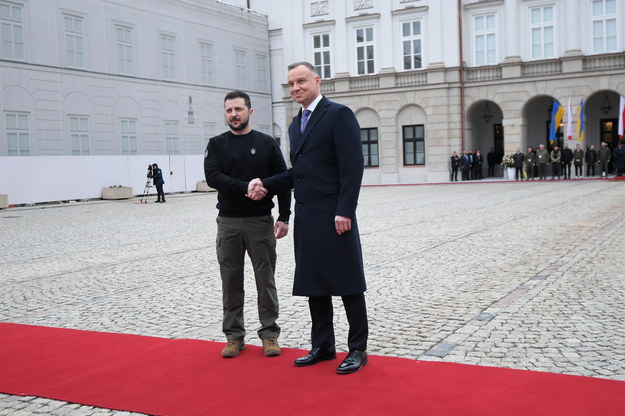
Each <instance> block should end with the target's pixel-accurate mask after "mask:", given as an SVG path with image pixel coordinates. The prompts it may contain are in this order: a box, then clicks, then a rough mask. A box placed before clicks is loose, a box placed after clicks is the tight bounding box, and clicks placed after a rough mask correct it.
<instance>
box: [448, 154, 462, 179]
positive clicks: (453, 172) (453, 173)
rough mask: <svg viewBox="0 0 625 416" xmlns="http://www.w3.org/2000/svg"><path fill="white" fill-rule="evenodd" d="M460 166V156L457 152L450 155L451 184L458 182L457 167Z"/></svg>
mask: <svg viewBox="0 0 625 416" xmlns="http://www.w3.org/2000/svg"><path fill="white" fill-rule="evenodd" d="M459 166H460V156H458V152H454V154H452V155H451V178H450V179H451V182H453V181H456V182H458V167H459Z"/></svg>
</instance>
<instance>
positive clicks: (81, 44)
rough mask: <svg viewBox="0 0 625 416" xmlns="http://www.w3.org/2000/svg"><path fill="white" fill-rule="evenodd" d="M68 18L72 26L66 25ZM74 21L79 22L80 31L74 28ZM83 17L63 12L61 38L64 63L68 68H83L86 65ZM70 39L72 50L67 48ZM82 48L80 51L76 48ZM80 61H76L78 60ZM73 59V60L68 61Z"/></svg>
mask: <svg viewBox="0 0 625 416" xmlns="http://www.w3.org/2000/svg"><path fill="white" fill-rule="evenodd" d="M68 20H70V21H71V23H72V27H71V28H68V27H67V22H68ZM76 22H80V31H78V30H77V29H76ZM84 28H85V19H84V17H82V16H78V15H75V14H71V13H63V40H64V45H65V65H66V66H68V67H70V68H82V69H84V68H85V65H86V53H85V31H84ZM70 40H71V43H72V47H73V50H70V49H69V48H68V45H69V43H68V42H69V41H70ZM79 48H82V50H81V51H79V50H78V49H79ZM79 59H80V60H81V62H78V60H79ZM70 61H73V62H70Z"/></svg>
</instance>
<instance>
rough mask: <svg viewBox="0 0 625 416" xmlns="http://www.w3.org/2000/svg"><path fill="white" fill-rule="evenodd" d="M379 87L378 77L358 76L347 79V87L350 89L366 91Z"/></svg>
mask: <svg viewBox="0 0 625 416" xmlns="http://www.w3.org/2000/svg"><path fill="white" fill-rule="evenodd" d="M379 88H380V77H377V76H375V77H358V78H351V79H350V80H349V89H350V90H352V91H368V90H377V89H379Z"/></svg>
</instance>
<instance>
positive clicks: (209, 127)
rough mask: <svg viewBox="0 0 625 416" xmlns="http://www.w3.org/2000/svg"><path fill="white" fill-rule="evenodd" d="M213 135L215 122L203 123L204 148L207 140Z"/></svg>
mask: <svg viewBox="0 0 625 416" xmlns="http://www.w3.org/2000/svg"><path fill="white" fill-rule="evenodd" d="M213 136H215V123H204V148H206V146H208V141H209V140H210V139H211V138H212V137H213Z"/></svg>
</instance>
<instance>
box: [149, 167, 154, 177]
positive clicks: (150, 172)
mask: <svg viewBox="0 0 625 416" xmlns="http://www.w3.org/2000/svg"><path fill="white" fill-rule="evenodd" d="M153 169H154V168H153V167H152V165H148V179H152V178H153V177H154V170H153Z"/></svg>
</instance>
